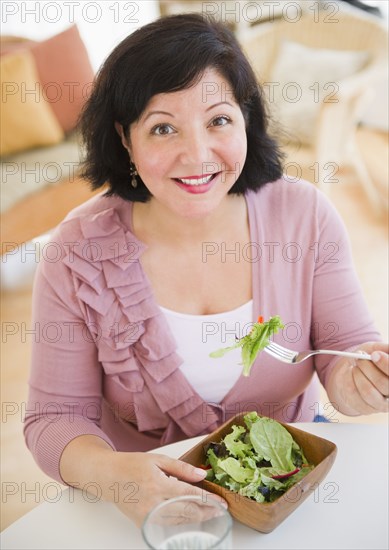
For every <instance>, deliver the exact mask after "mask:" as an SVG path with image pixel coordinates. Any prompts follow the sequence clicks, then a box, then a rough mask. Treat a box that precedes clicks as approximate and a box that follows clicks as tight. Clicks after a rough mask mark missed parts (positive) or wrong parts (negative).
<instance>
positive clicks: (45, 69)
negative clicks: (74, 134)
mask: <svg viewBox="0 0 389 550" xmlns="http://www.w3.org/2000/svg"><path fill="white" fill-rule="evenodd" d="M29 50H30V51H31V53H32V54H33V56H34V59H35V62H36V66H37V70H38V75H39V78H40V81H41V83H42V85H43V90H44V93H45V96H46V99H47V100H48V102H49V103H50V106H51V108H52V109H53V111H54V113H55V115H56V117H57V119H58V121H59V123H60V125H61V126H62V128H63V130H64V131H65V132H69V131H70V130H73V128H74V127H75V125H76V123H77V119H78V116H79V114H80V111H81V109H82V107H83V105H84V102H85V100H86V99H87V97H88V95H89V92H90V88H91V83H92V81H93V78H94V72H93V69H92V66H91V63H90V61H89V57H88V53H87V50H86V48H85V45H84V43H83V41H82V39H81V36H80V33H79V31H78V28H77V25H72V26H71V27H69V28H68V29H67V30H65V31H63V32H61V33H60V34H57V35H55V36H53V37H51V38H49V39H47V40H44V41H43V42H37V43H36V44H33V45H32V46H31V47H30V48H29Z"/></svg>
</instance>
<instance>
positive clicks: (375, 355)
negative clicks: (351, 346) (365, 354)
mask: <svg viewBox="0 0 389 550" xmlns="http://www.w3.org/2000/svg"><path fill="white" fill-rule="evenodd" d="M380 359H381V354H380V353H379V352H378V351H373V353H372V354H371V360H372V361H373V362H374V363H377V362H378V361H379V360H380Z"/></svg>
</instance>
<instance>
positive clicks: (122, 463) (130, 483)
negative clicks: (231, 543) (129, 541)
mask: <svg viewBox="0 0 389 550" xmlns="http://www.w3.org/2000/svg"><path fill="white" fill-rule="evenodd" d="M60 472H61V476H62V479H63V480H64V481H65V482H66V483H68V484H69V485H73V486H75V487H79V488H82V487H88V491H89V492H91V493H93V492H95V491H96V493H97V492H98V493H99V494H98V496H99V497H101V498H103V500H106V501H109V502H112V503H114V504H115V505H116V506H117V507H118V508H119V509H120V510H121V511H122V512H123V513H124V514H125V515H126V516H127V517H129V518H130V519H132V520H133V521H134V522H135V524H136V525H137V526H138V527H140V526H141V524H142V523H143V520H144V519H145V517H146V515H147V513H148V512H149V511H150V510H151V509H152V508H153V507H154V506H156V505H157V504H158V503H159V502H162V501H163V500H166V499H168V498H173V497H177V496H181V495H199V496H202V497H203V501H204V502H206V501H207V499H215V500H217V501H218V502H219V503H221V504H225V506H226V507H227V503H226V502H225V501H224V500H223V499H222V498H221V497H219V496H218V495H215V494H212V493H209V492H208V491H205V490H204V489H201V488H200V487H195V486H194V485H190V483H198V482H199V481H201V480H202V479H204V477H205V475H206V471H205V470H202V469H201V468H195V467H194V466H191V465H190V464H187V463H186V462H182V461H181V460H176V459H174V458H170V457H168V456H165V455H162V454H155V453H141V452H119V451H114V450H113V449H112V448H111V447H110V446H109V445H108V443H107V442H105V441H104V440H103V439H101V438H100V437H97V436H94V435H82V436H79V437H77V438H75V439H73V440H72V441H71V442H70V443H68V445H67V446H66V447H65V449H64V451H63V453H62V457H61V464H60ZM95 496H96V495H95Z"/></svg>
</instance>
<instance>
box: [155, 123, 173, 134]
mask: <svg viewBox="0 0 389 550" xmlns="http://www.w3.org/2000/svg"><path fill="white" fill-rule="evenodd" d="M173 132H174V130H173V128H172V127H171V126H170V124H156V125H155V126H153V128H152V129H151V132H150V133H151V134H154V135H155V136H167V135H169V134H171V133H173Z"/></svg>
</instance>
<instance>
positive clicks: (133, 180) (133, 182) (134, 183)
mask: <svg viewBox="0 0 389 550" xmlns="http://www.w3.org/2000/svg"><path fill="white" fill-rule="evenodd" d="M137 175H138V172H137V170H136V166H135V164H134V163H133V162H130V176H131V186H132V187H133V188H134V189H136V188H137V187H138V182H137V179H136V176H137Z"/></svg>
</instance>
